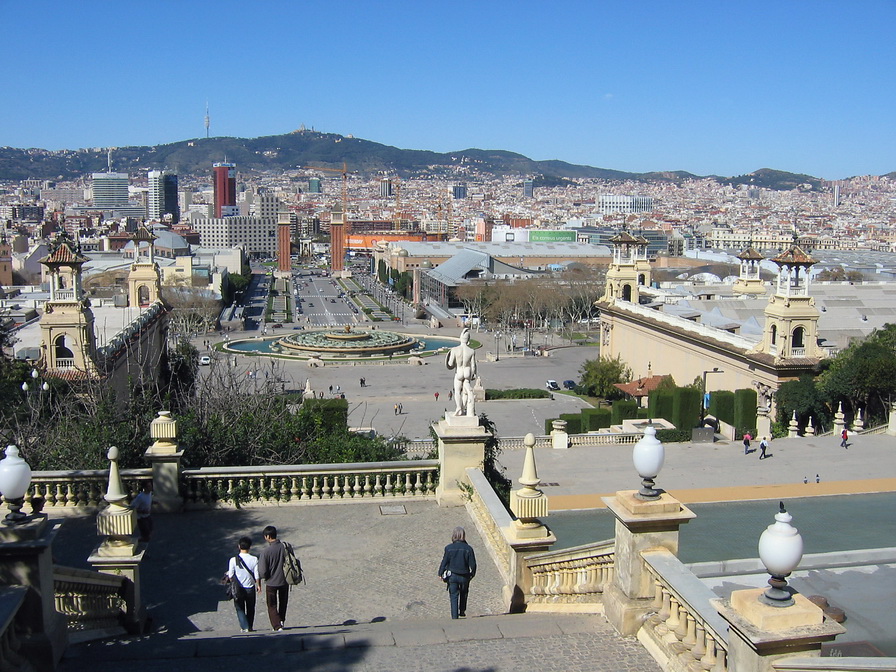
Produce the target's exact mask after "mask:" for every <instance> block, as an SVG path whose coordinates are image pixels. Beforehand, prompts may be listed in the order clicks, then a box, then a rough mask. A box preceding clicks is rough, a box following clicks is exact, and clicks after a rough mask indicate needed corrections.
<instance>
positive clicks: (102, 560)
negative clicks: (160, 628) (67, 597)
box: [87, 544, 146, 634]
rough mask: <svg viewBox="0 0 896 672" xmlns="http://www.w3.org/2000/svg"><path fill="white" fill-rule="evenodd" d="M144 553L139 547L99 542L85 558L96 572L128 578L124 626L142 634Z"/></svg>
mask: <svg viewBox="0 0 896 672" xmlns="http://www.w3.org/2000/svg"><path fill="white" fill-rule="evenodd" d="M144 553H146V550H145V549H143V548H139V547H138V548H134V547H133V546H129V547H125V548H119V549H117V550H116V548H115V547H114V546H109V545H108V544H100V545H99V546H97V547H96V548H95V549H93V553H91V554H90V557H89V558H87V562H89V563H90V564H91V565H92V566H93V568H94V569H95V570H96V571H98V572H102V573H103V574H112V575H113V576H123V577H125V578H127V579H130V581H128V582H127V583H126V588H125V595H124V598H125V602H126V603H127V605H128V610H127V614H126V615H125V621H126V627H127V629H128V632H130V633H131V634H142V633H143V629H144V626H145V624H146V609H145V607H144V606H143V602H142V597H141V595H140V563H141V562H143V554H144Z"/></svg>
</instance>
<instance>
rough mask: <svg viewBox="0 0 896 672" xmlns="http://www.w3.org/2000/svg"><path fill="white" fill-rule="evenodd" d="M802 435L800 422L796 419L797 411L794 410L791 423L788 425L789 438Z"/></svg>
mask: <svg viewBox="0 0 896 672" xmlns="http://www.w3.org/2000/svg"><path fill="white" fill-rule="evenodd" d="M799 435H800V431H799V423H798V422H797V419H796V411H794V412H793V417H791V418H790V424H789V425H787V438H788V439H796V438H798V437H799Z"/></svg>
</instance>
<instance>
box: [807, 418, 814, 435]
mask: <svg viewBox="0 0 896 672" xmlns="http://www.w3.org/2000/svg"><path fill="white" fill-rule="evenodd" d="M806 436H815V425H813V424H812V416H811V415H810V416H809V422H807V423H806Z"/></svg>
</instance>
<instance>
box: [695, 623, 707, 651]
mask: <svg viewBox="0 0 896 672" xmlns="http://www.w3.org/2000/svg"><path fill="white" fill-rule="evenodd" d="M706 639H707V634H706V626H704V625H703V622H702V621H698V622H697V627H696V631H695V633H694V646H693V648H692V649H691V657H692V658H693V659H694V660H696V661H700V660H701V659H702V658H703V655H704V654H705V653H706Z"/></svg>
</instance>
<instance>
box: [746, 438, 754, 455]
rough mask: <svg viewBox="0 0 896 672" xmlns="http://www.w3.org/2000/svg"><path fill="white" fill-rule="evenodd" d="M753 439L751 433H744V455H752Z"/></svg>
mask: <svg viewBox="0 0 896 672" xmlns="http://www.w3.org/2000/svg"><path fill="white" fill-rule="evenodd" d="M752 438H753V437H752V436H750V432H744V455H748V454H749V453H750V439H752Z"/></svg>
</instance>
